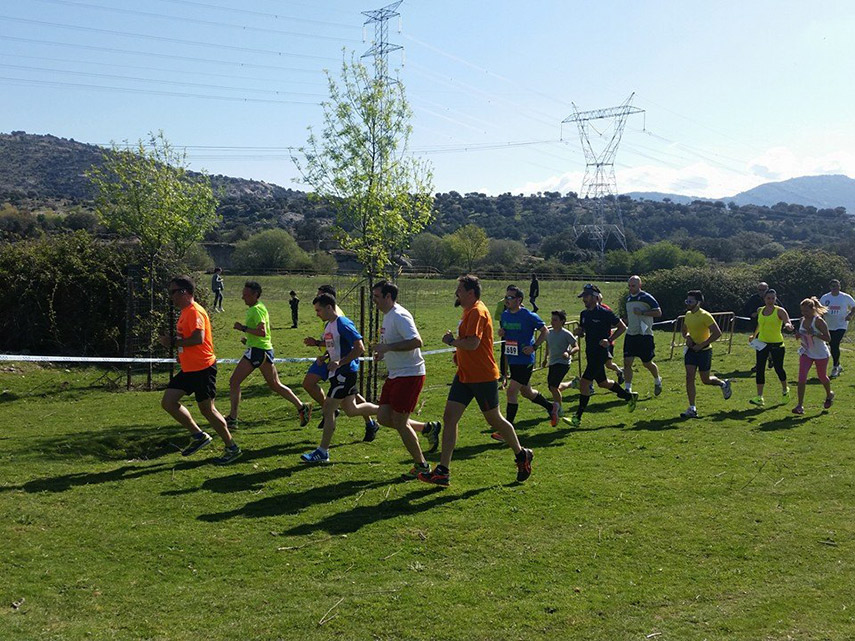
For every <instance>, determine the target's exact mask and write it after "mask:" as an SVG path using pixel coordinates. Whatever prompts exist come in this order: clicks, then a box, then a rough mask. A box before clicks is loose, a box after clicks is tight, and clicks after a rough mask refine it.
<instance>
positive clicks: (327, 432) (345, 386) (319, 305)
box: [300, 294, 379, 464]
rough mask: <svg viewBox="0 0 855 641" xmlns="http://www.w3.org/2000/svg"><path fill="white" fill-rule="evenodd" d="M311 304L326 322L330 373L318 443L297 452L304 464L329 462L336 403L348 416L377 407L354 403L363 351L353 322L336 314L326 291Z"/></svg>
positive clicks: (364, 413)
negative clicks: (311, 447)
mask: <svg viewBox="0 0 855 641" xmlns="http://www.w3.org/2000/svg"><path fill="white" fill-rule="evenodd" d="M312 304H313V305H314V306H315V313H316V314H317V315H318V318H320V319H321V320H323V321H325V322H326V327H325V328H324V344H325V345H326V350H327V356H328V357H329V362H328V363H327V369H328V371H329V373H330V374H329V382H330V391H329V394H327V397H326V398H325V399H324V423H323V425H324V433H323V435H322V436H321V442H320V445H318V447H317V448H316V449H314V450H312V451H311V452H306V453H305V454H301V455H300V459H301V460H302V461H303V462H304V463H313V464H314V463H329V461H330V454H329V447H330V443H331V442H332V437H333V433H334V432H335V417H336V412H337V410H338V408H339V406H342V407H343V408H344V412H345V414H347V415H348V416H356V415H359V416H365V417H370V416H372V415H376V414H377V410H378V409H379V408H378V407H377V405H374V404H373V403H362V402H359V403H357V402H356V397H357V396H359V394H358V392H357V388H356V375H357V372H358V371H359V357H360V356H362V354H363V353H365V345H364V344H363V343H362V335H361V334H360V333H359V332H358V331H357V330H356V326H355V325H354V324H353V321H351V320H350V319H349V318H347V317H346V316H339V315H338V314H337V313H336V310H337V309H338V306H337V305H336V302H335V298H333V297H332V296H330V295H329V294H321V295H320V296H317V297H316V298H315V299H314V300H313V301H312ZM375 432H376V430H375ZM371 440H373V438H372V439H371Z"/></svg>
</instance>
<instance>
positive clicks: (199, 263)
mask: <svg viewBox="0 0 855 641" xmlns="http://www.w3.org/2000/svg"><path fill="white" fill-rule="evenodd" d="M182 262H183V263H184V265H185V267H186V268H187V270H188V271H191V272H207V271H211V270H212V269H214V259H213V258H211V255H210V254H209V253H208V250H206V249H205V248H204V247H202V245H200V244H199V243H195V244H193V245H190V248H189V249H188V250H187V252H186V253H185V254H184V259H183V261H182Z"/></svg>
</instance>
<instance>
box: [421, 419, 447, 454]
mask: <svg viewBox="0 0 855 641" xmlns="http://www.w3.org/2000/svg"><path fill="white" fill-rule="evenodd" d="M440 432H442V423H440V422H439V421H429V422H428V423H427V424H426V425H425V430H424V432H422V433H423V434H424V436H425V438H426V439H427V442H428V443H430V448H428V450H427V451H428V453H431V452H436V450H437V448H438V447H439V434H440Z"/></svg>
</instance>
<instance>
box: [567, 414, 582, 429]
mask: <svg viewBox="0 0 855 641" xmlns="http://www.w3.org/2000/svg"><path fill="white" fill-rule="evenodd" d="M564 422H565V423H569V424H570V427H579V426H580V425H581V424H582V419H581V418H579V417H578V416H576V415H575V414H574V415H573V416H571V417H570V418H567V417H566V416H565V417H564Z"/></svg>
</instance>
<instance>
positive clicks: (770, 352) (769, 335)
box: [748, 289, 793, 407]
mask: <svg viewBox="0 0 855 641" xmlns="http://www.w3.org/2000/svg"><path fill="white" fill-rule="evenodd" d="M776 300H777V292H776V291H775V290H774V289H767V290H766V294H765V295H764V296H763V307H760V308H759V309H758V310H757V329H756V330H754V333H753V334H751V338H749V341H753V340H754V339H755V338H756V339H757V340H759V341H760V342H762V343H765V346H764V347H763V349H760V350H757V366H756V367H755V369H754V371H755V375H756V378H757V396H755V397H754V398H752V399H751V400H750V401H748V402H749V403H751V404H752V405H757V406H759V407H763V406H764V405H765V404H766V401H765V400H764V399H763V386H764V385H765V384H766V361H768V360H771V361H772V365H773V366H774V368H775V373H776V374H777V375H778V380H779V381H781V392H782V394H783V397H784V400H785V401H786V400H788V399H789V398H790V388H789V387H787V373H786V372H785V371H784V352H785V351H786V349H785V348H784V335H783V334H782V333H781V328H782V327H783V329H785V330H786V331H788V332H791V331H793V324H792V323H791V322H790V316H789V315H788V314H787V310H786V309H784V308H783V307H778V306H777V305H776V304H775V301H776Z"/></svg>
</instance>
